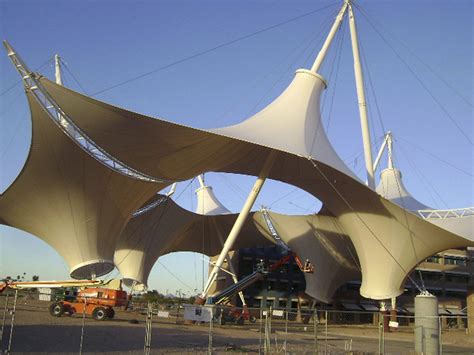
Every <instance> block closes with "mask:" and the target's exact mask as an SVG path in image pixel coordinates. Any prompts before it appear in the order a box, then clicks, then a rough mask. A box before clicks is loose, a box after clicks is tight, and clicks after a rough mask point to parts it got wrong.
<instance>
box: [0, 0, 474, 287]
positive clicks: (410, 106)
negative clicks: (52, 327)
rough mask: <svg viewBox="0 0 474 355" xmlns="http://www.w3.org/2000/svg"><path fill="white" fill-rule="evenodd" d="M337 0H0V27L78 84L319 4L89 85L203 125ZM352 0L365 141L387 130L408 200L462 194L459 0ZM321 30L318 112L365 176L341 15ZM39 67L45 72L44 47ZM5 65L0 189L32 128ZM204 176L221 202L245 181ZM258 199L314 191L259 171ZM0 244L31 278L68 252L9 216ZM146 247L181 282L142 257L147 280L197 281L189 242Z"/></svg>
mask: <svg viewBox="0 0 474 355" xmlns="http://www.w3.org/2000/svg"><path fill="white" fill-rule="evenodd" d="M341 3H342V2H341V1H337V2H335V1H295V0H292V1H289V0H286V1H282V0H268V1H249V0H247V1H242V0H240V1H217V0H214V1H209V0H208V1H199V2H197V1H190V0H189V1H171V0H169V1H131V0H128V1H124V0H121V1H83V0H82V1H67V2H65V1H52V0H51V1H48V0H45V1H31V0H30V1H22V0H0V26H1V27H0V33H1V37H2V39H7V40H8V41H9V42H10V43H11V44H12V45H13V46H14V47H15V49H16V50H17V51H18V52H19V53H20V54H21V56H22V58H23V59H24V60H25V61H26V63H27V64H28V65H29V66H30V67H31V68H34V69H37V68H38V67H41V66H42V64H44V63H45V62H47V61H48V60H49V59H51V58H52V57H53V55H54V54H55V53H58V54H59V55H61V57H62V58H63V60H64V61H65V62H66V63H67V65H68V68H69V69H70V72H71V73H72V74H73V76H74V77H75V78H76V79H77V80H78V81H79V83H80V84H81V85H78V84H77V83H76V81H75V79H74V77H73V76H72V75H71V74H70V73H69V72H68V71H67V70H66V71H65V73H64V76H65V85H66V86H68V87H71V88H72V89H75V90H77V91H79V92H85V93H86V94H89V95H90V94H95V93H97V92H100V91H102V90H104V89H107V88H110V87H111V86H114V85H115V84H117V83H120V82H123V81H125V80H127V79H130V78H135V77H137V76H139V75H141V74H144V73H147V72H150V71H153V70H155V69H157V68H161V67H165V66H167V65H168V64H170V63H175V62H179V61H180V60H181V59H184V58H188V57H190V56H193V55H194V54H197V53H200V52H203V51H206V50H208V49H210V48H214V47H216V46H219V45H221V44H224V43H227V42H230V41H233V40H234V39H237V38H240V37H243V36H246V35H248V34H253V33H255V32H257V31H259V30H262V29H265V28H267V27H270V26H272V25H275V24H279V23H282V22H285V21H286V20H289V19H292V18H295V17H298V16H300V15H304V14H307V13H310V12H312V11H314V10H317V9H323V8H324V9H323V10H321V11H314V12H313V13H311V14H308V15H307V16H303V17H301V18H299V19H297V20H294V21H290V22H288V23H286V24H283V25H281V26H277V27H275V28H273V29H271V30H268V31H264V32H261V33H259V34H256V35H254V36H251V37H249V38H246V39H243V40H240V41H237V42H235V43H232V44H230V45H227V46H223V47H221V48H219V49H216V50H213V51H210V52H209V53H207V54H204V55H200V56H196V57H195V58H193V59H190V60H187V61H183V62H181V63H178V64H176V65H173V66H170V67H168V68H167V69H163V70H160V71H157V72H155V73H154V74H152V75H148V76H144V77H143V78H141V79H139V80H135V81H132V82H129V83H128V84H126V85H122V86H119V87H116V88H113V89H111V90H107V91H104V92H102V93H100V94H98V95H96V96H95V97H96V98H98V99H100V100H103V101H106V102H109V103H112V104H116V105H118V106H121V107H125V108H127V109H130V110H133V111H136V112H140V113H144V114H147V115H151V116H155V117H162V118H166V119H167V120H172V121H175V122H179V123H183V124H187V125H191V126H194V127H200V128H211V127H212V128H214V127H219V126H225V125H230V124H234V123H237V122H240V121H242V120H243V119H245V118H247V117H249V116H250V115H251V114H252V113H254V112H256V111H258V110H260V109H261V108H263V107H264V106H265V105H266V104H268V103H269V102H270V101H271V100H272V99H274V98H275V97H276V96H278V94H279V93H280V92H281V91H282V90H283V89H284V88H285V87H286V86H287V85H288V83H289V82H290V81H291V79H292V77H293V73H294V71H295V70H296V69H298V68H301V67H304V68H308V67H310V66H311V63H312V61H313V60H314V58H315V55H316V53H317V52H318V50H319V48H320V46H321V43H322V38H323V37H325V36H326V34H327V32H328V29H329V26H330V24H331V22H332V18H333V17H334V16H335V13H336V12H337V10H338V8H339V7H340V5H341ZM357 4H359V6H360V7H361V8H362V10H363V13H361V12H360V11H357V12H356V16H357V21H358V22H357V23H358V30H359V37H360V41H361V47H362V52H363V58H364V60H365V62H366V63H367V66H368V70H365V74H366V79H367V80H366V81H367V96H368V99H369V101H368V104H369V114H370V116H371V117H370V120H371V122H372V132H373V135H374V137H375V138H374V137H373V144H374V149H376V148H375V146H377V149H378V146H379V145H380V141H381V137H382V136H383V133H384V130H383V128H382V125H383V127H384V128H385V130H388V129H390V130H391V131H392V132H393V134H394V137H395V163H396V165H397V167H399V168H400V169H401V170H402V171H403V178H404V182H405V185H406V186H407V187H408V189H409V190H410V191H411V192H412V194H413V195H414V196H415V197H416V198H417V199H419V200H420V201H422V202H424V203H425V204H427V205H430V206H433V207H435V208H455V207H467V206H472V205H474V197H473V195H474V194H473V165H474V164H473V163H474V161H473V160H474V159H473V145H472V141H473V140H474V134H473V130H474V125H473V109H472V102H473V101H474V99H473V78H474V75H473V32H474V27H473V26H474V25H473V22H474V21H473V3H472V1H469V0H457V1H449V2H448V1H359V2H357ZM367 18H368V20H367ZM372 25H373V26H374V27H375V29H374V27H373V26H372ZM342 33H344V34H343V35H342ZM379 34H381V35H382V37H381V36H380V35H379ZM340 41H342V45H340V46H339V45H338V43H340ZM334 44H335V45H334V46H333V47H332V49H331V52H330V53H329V55H328V58H327V60H326V62H325V65H324V66H323V68H322V71H321V72H322V74H323V75H324V76H325V77H326V78H327V79H329V88H328V89H327V90H326V93H325V95H324V98H323V102H324V104H323V110H322V111H323V120H324V122H325V124H326V125H327V127H329V128H328V130H329V132H328V135H329V137H330V140H331V142H332V143H333V145H334V146H335V148H336V150H337V152H338V153H339V154H340V156H341V157H342V158H343V159H344V160H345V161H346V162H347V164H348V166H349V167H351V168H352V169H353V170H354V171H355V172H356V173H357V174H358V175H359V176H360V177H361V178H362V179H364V175H363V156H362V142H361V136H360V124H359V116H358V109H357V103H356V102H357V101H356V94H355V85H354V74H353V69H352V68H353V65H352V54H351V48H350V41H349V34H348V28H347V26H346V25H345V26H344V27H343V32H341V34H340V35H338V37H336V40H335V42H334ZM419 59H421V61H420V60H419ZM338 63H339V64H338ZM41 73H43V74H44V75H46V76H49V77H52V75H53V68H52V66H51V62H49V63H47V65H45V66H43V67H42V68H41ZM434 73H435V74H434ZM439 77H441V79H440V78H439ZM369 78H370V80H369ZM18 80H19V76H18V73H17V72H16V71H15V70H14V68H13V66H12V65H11V63H10V62H9V60H8V58H7V56H6V54H5V52H2V53H0V93H1V96H0V103H1V106H0V125H1V126H0V191H3V190H4V189H6V188H7V187H8V186H9V184H10V183H11V182H12V181H13V179H14V178H15V177H16V175H17V174H18V172H19V170H20V169H21V167H22V165H23V163H24V161H25V159H26V157H27V154H28V149H29V142H30V139H31V132H30V130H31V123H30V117H29V109H28V106H27V104H26V99H25V95H24V93H23V90H22V86H21V84H17V85H16V86H13V85H14V84H15V83H17V82H18ZM12 86H13V87H12ZM373 92H375V98H374V95H373ZM460 96H462V97H464V99H463V98H461V97H460ZM466 100H467V101H468V102H469V103H470V104H469V103H466ZM377 107H378V108H377ZM378 112H380V116H379V114H378ZM381 122H382V123H381ZM453 122H454V123H453ZM469 140H470V142H469ZM385 164H386V162H385V159H384V161H383V167H384V166H385ZM206 180H207V182H208V183H209V184H210V185H212V186H213V188H214V191H215V192H216V194H217V196H218V197H219V198H220V199H221V201H222V202H223V203H224V204H225V205H226V206H227V207H228V208H229V209H230V210H232V211H238V210H239V209H240V207H241V205H242V204H243V200H244V198H245V196H246V194H247V192H248V191H249V190H250V187H251V185H252V182H253V179H252V178H247V177H240V176H235V175H226V174H211V173H210V174H207V177H206ZM196 188H197V183H196V182H193V183H191V184H188V183H186V182H183V183H181V184H179V186H178V191H177V193H176V194H175V196H176V199H177V202H178V203H179V204H180V205H181V206H183V207H185V208H187V209H190V210H193V209H194V207H195V205H196V200H195V196H194V190H195V189H196ZM260 205H266V206H270V207H271V209H272V210H273V211H277V212H281V213H287V214H305V213H312V212H316V211H317V209H318V207H319V206H320V204H319V202H318V201H317V200H315V199H314V198H313V197H311V196H309V195H308V194H306V193H305V192H303V191H300V190H296V189H295V188H293V187H291V186H287V185H284V184H281V183H278V182H269V183H267V184H266V185H265V187H264V189H263V192H262V194H261V196H260V197H259V199H258V201H257V204H256V207H259V206H260ZM0 258H1V259H0V277H1V276H5V275H11V276H16V275H17V274H20V273H23V272H27V274H28V277H31V275H33V274H38V275H40V276H41V279H53V278H54V279H61V278H67V276H68V267H67V265H66V264H65V262H64V261H63V260H62V258H61V257H60V256H59V255H58V254H57V253H56V252H55V251H54V250H53V249H52V248H51V247H49V246H48V245H46V244H45V243H44V242H42V241H40V240H39V239H37V238H35V237H33V236H31V235H29V234H26V233H24V232H21V231H16V230H14V229H12V228H6V227H1V226H0ZM159 262H160V263H161V264H164V265H166V268H167V269H169V270H171V271H172V272H173V273H174V274H175V275H176V276H177V278H178V279H179V280H181V281H178V280H177V279H176V278H175V277H174V276H172V275H171V274H170V273H169V272H168V271H167V270H165V269H164V268H163V267H162V266H161V265H159V264H157V265H156V266H155V268H154V269H153V271H152V274H151V276H150V287H151V288H154V289H158V290H160V291H162V292H166V291H167V290H168V291H169V292H173V293H174V292H175V291H176V290H178V289H182V291H183V292H187V293H188V294H191V293H192V292H194V289H198V290H199V289H200V288H201V286H202V276H203V258H202V257H201V255H199V254H193V253H178V254H172V255H169V256H165V257H162V258H160V260H159ZM112 275H113V276H116V273H112ZM183 283H184V284H183Z"/></svg>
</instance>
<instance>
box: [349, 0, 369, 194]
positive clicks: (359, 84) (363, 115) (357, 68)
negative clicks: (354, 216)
mask: <svg viewBox="0 0 474 355" xmlns="http://www.w3.org/2000/svg"><path fill="white" fill-rule="evenodd" d="M349 27H350V31H351V42H352V54H353V57H354V75H355V80H356V89H357V99H358V101H359V114H360V124H361V128H362V141H363V144H364V156H365V168H366V170H367V185H368V186H369V187H370V188H371V189H375V179H374V169H373V159H372V148H371V143H370V131H369V122H368V118H367V103H366V100H365V92H364V77H363V74H362V66H361V64H360V53H359V43H358V42H357V29H356V23H355V18H354V13H353V12H352V5H351V4H350V3H349Z"/></svg>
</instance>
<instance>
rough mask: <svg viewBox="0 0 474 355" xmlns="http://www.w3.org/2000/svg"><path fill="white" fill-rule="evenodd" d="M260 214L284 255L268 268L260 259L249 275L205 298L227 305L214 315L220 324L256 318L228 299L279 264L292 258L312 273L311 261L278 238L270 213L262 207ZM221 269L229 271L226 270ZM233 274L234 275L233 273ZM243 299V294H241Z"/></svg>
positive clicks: (213, 302) (279, 265)
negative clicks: (301, 256)
mask: <svg viewBox="0 0 474 355" xmlns="http://www.w3.org/2000/svg"><path fill="white" fill-rule="evenodd" d="M262 215H263V218H264V220H265V222H266V224H267V227H268V230H269V231H270V235H271V236H272V237H273V239H274V241H275V244H276V246H277V249H278V250H279V251H280V252H281V253H284V254H285V255H284V256H283V257H282V258H281V259H280V260H278V261H277V262H276V263H274V264H272V265H271V266H270V267H269V268H268V269H265V265H264V263H263V261H260V262H259V263H258V264H257V265H256V269H255V271H254V272H253V273H251V274H250V275H247V276H245V277H244V278H243V279H241V280H240V281H237V282H235V283H234V284H232V285H231V286H229V287H227V288H226V289H224V290H222V291H220V292H219V293H217V294H215V295H213V296H210V297H208V298H207V300H206V303H207V304H214V305H226V304H227V305H228V307H226V308H222V309H220V310H219V311H218V312H216V316H217V317H218V319H219V321H220V323H221V324H224V323H225V322H226V321H230V322H235V323H237V324H243V323H244V321H246V320H248V321H250V322H252V323H253V322H255V321H256V318H255V317H254V316H251V315H250V312H249V311H248V307H247V305H246V304H245V303H244V306H243V309H242V310H240V309H237V308H235V307H233V306H232V305H230V306H229V301H230V299H231V297H232V296H234V295H235V294H237V293H239V292H241V291H243V290H245V289H246V288H247V287H249V286H251V285H252V284H254V283H255V282H257V281H260V280H263V279H265V278H266V277H267V275H269V274H271V273H272V272H274V271H276V270H277V269H278V268H280V267H281V266H283V265H285V264H287V263H288V262H290V261H291V260H292V259H293V260H294V261H295V263H296V265H298V267H299V269H300V270H301V271H302V272H303V273H313V272H314V267H313V265H312V264H311V262H310V261H309V260H308V259H306V260H305V261H304V262H303V261H302V260H301V259H300V258H299V256H298V255H297V254H296V253H295V252H293V251H292V250H291V249H290V247H289V246H288V245H286V244H285V242H284V241H283V240H282V239H281V238H280V236H279V235H278V233H277V231H276V228H275V227H274V225H273V223H272V221H271V218H270V215H269V214H268V211H267V210H266V209H265V208H262ZM223 271H225V272H227V273H229V272H228V271H226V270H224V269H223ZM233 276H235V275H233ZM241 298H242V299H243V295H242V296H241Z"/></svg>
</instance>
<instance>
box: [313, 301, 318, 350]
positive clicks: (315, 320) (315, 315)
mask: <svg viewBox="0 0 474 355" xmlns="http://www.w3.org/2000/svg"><path fill="white" fill-rule="evenodd" d="M313 323H314V325H313V326H314V353H315V354H317V353H318V323H319V321H318V311H317V310H316V309H314V310H313Z"/></svg>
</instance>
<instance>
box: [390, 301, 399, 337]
mask: <svg viewBox="0 0 474 355" xmlns="http://www.w3.org/2000/svg"><path fill="white" fill-rule="evenodd" d="M390 322H395V323H397V324H398V317H397V298H396V297H392V304H391V307H390ZM392 324H394V323H392ZM389 325H390V324H389ZM389 328H390V331H391V332H394V331H396V330H397V327H396V326H393V327H389Z"/></svg>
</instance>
